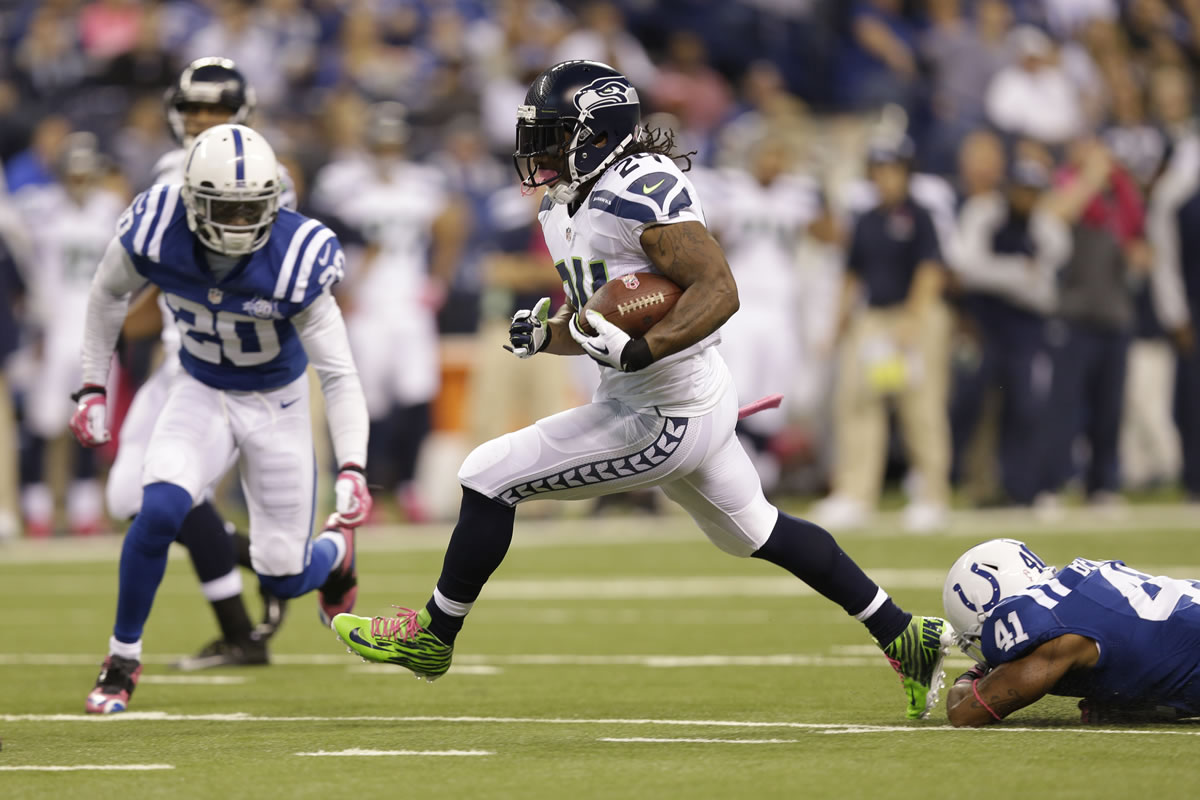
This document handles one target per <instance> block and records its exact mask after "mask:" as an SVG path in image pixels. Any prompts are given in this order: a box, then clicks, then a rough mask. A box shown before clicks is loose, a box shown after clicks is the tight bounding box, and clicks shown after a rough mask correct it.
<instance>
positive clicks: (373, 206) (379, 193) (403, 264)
mask: <svg viewBox="0 0 1200 800" xmlns="http://www.w3.org/2000/svg"><path fill="white" fill-rule="evenodd" d="M329 169H331V170H333V173H332V175H336V176H338V180H337V182H338V183H343V182H344V181H346V180H347V179H349V178H350V177H353V178H354V180H353V181H352V183H353V187H354V189H353V191H352V192H337V193H336V194H337V195H338V205H337V206H336V208H334V209H332V212H333V213H334V214H336V215H337V216H338V218H339V219H341V220H342V222H344V223H345V224H346V225H348V226H350V227H351V228H353V229H355V230H356V231H358V232H359V233H360V234H361V235H362V237H363V239H365V240H366V242H367V244H368V245H371V246H373V247H375V248H377V250H376V253H375V256H374V260H373V261H372V262H371V264H370V267H369V270H370V271H369V272H368V273H367V274H366V276H365V278H364V279H363V280H361V281H356V282H355V284H354V285H355V301H356V304H357V305H358V307H359V308H361V309H362V310H363V311H365V312H367V313H371V312H372V311H378V312H379V313H382V314H385V315H388V316H395V314H396V308H397V304H417V305H419V304H420V303H421V302H422V296H423V292H424V290H425V288H426V284H427V282H428V280H429V248H430V246H431V244H432V239H433V224H434V221H435V220H436V219H437V218H438V216H439V215H440V214H441V213H442V212H443V211H444V210H445V208H446V203H447V202H448V196H447V192H446V189H445V181H444V180H443V178H442V174H441V173H440V172H439V171H438V170H436V169H433V168H431V167H425V166H421V165H419V164H414V163H412V162H406V161H398V162H395V163H393V164H391V165H390V166H389V167H387V168H386V169H387V173H386V175H384V174H381V171H380V166H379V165H378V164H376V163H373V162H372V161H370V160H362V159H355V160H354V161H352V162H350V163H349V164H331V165H330V167H329ZM332 175H331V177H332ZM319 180H320V179H319ZM325 183H326V185H327V182H325Z"/></svg>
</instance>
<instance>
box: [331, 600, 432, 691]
mask: <svg viewBox="0 0 1200 800" xmlns="http://www.w3.org/2000/svg"><path fill="white" fill-rule="evenodd" d="M396 608H398V609H399V612H398V613H397V614H396V616H394V617H356V616H354V615H353V614H338V615H337V616H336V617H334V618H333V622H331V623H330V627H331V628H333V630H334V632H335V633H336V634H337V635H338V638H339V639H341V640H342V641H343V642H345V643H346V645H347V647H349V649H350V652H352V653H355V654H357V655H359V656H362V657H363V659H364V660H367V661H379V662H382V663H385V664H398V665H399V666H401V667H404V668H405V669H409V670H412V672H413V674H415V675H416V676H417V677H418V678H424V679H425V680H427V681H435V680H437V679H438V678H440V677H442V676H443V675H445V674H446V670H448V669H450V656H451V654H453V652H454V647H453V646H452V645H448V644H444V643H443V642H442V640H441V639H439V638H437V637H436V636H434V635H433V634H432V633H430V632H429V631H428V630H427V627H428V625H429V612H428V611H426V610H425V609H423V608H422V609H421V610H420V611H413V610H412V609H411V608H400V606H396Z"/></svg>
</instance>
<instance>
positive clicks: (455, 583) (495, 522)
mask: <svg viewBox="0 0 1200 800" xmlns="http://www.w3.org/2000/svg"><path fill="white" fill-rule="evenodd" d="M516 514H517V510H516V509H515V508H513V507H511V506H506V505H504V504H502V503H500V502H498V501H496V500H493V499H491V498H490V497H487V496H485V495H482V494H480V493H479V492H477V491H475V490H474V489H468V488H467V487H465V486H464V487H463V499H462V506H461V507H460V508H459V512H458V523H457V524H456V525H455V526H454V533H452V534H451V535H450V544H449V545H447V547H446V557H445V559H443V561H442V574H441V576H440V577H439V578H438V582H437V588H438V591H439V592H441V593H442V595H443V596H445V597H446V598H447V599H448V600H452V601H454V602H456V603H474V602H475V600H476V598H478V597H479V593H480V591H482V590H483V585H484V584H485V583H487V580H488V578H490V577H491V576H492V573H493V572H495V571H496V567H498V566H500V562H501V561H503V560H504V556H505V555H506V554H507V553H508V546H509V544H510V543H511V542H512V535H513V521H514V520H515V519H516ZM425 609H426V610H427V611H428V612H429V616H430V617H431V620H430V623H429V632H430V633H432V634H433V635H434V636H436V637H437V638H439V639H441V640H442V641H443V642H445V643H446V644H454V640H455V638H456V637H457V636H458V632H459V631H460V630H462V626H463V620H464V619H466V617H464V616H455V615H453V614H447V613H446V612H445V611H443V610H442V609H440V608H438V605H437V603H436V602H434V599H433V598H432V597H431V598H429V602H428V603H426V604H425Z"/></svg>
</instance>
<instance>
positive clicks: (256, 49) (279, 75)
mask: <svg viewBox="0 0 1200 800" xmlns="http://www.w3.org/2000/svg"><path fill="white" fill-rule="evenodd" d="M255 5H256V4H255V3H254V2H252V0H219V1H218V2H217V3H215V8H216V16H215V18H214V19H213V21H212V22H211V23H209V24H208V25H206V26H205V27H204V28H202V29H201V30H199V31H198V32H197V33H196V34H195V36H193V37H192V39H191V41H190V42H189V43H188V46H187V48H186V50H185V56H184V58H183V59H182V61H183V62H184V63H187V62H189V61H192V60H194V59H197V58H203V57H205V56H211V55H215V54H220V55H221V56H223V57H225V58H231V59H233V60H234V61H236V62H237V65H238V69H240V70H241V72H242V74H243V75H245V76H246V81H247V82H248V83H250V85H252V86H254V88H255V92H256V93H257V94H258V104H259V106H260V107H262V108H264V109H273V108H275V107H276V106H277V105H279V104H280V103H281V102H282V100H283V96H284V90H285V88H286V83H285V75H286V74H285V72H284V71H283V70H281V69H280V66H282V64H281V60H282V59H281V48H280V43H279V42H277V41H276V40H275V38H274V37H273V36H272V35H271V34H270V33H268V31H267V30H266V29H264V28H263V27H262V26H261V25H259V23H258V22H257V20H256V19H255V14H254V11H255Z"/></svg>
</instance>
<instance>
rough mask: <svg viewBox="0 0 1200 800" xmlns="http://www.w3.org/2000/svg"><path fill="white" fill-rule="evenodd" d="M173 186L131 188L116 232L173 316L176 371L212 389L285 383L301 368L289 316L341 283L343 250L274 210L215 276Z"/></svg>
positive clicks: (303, 362) (315, 225)
mask: <svg viewBox="0 0 1200 800" xmlns="http://www.w3.org/2000/svg"><path fill="white" fill-rule="evenodd" d="M180 188H181V187H179V186H176V185H167V184H160V185H157V186H152V187H151V188H149V189H147V190H146V191H144V192H142V193H141V194H139V195H138V196H137V197H136V198H134V201H133V203H132V204H131V205H130V206H129V208H128V209H127V210H126V211H125V213H124V214H123V215H122V217H121V219H120V221H119V222H118V224H117V234H118V235H119V236H120V239H121V244H122V245H123V246H124V247H125V251H126V252H127V253H128V254H129V258H130V259H131V260H132V261H133V265H134V267H135V268H136V269H137V271H138V272H139V273H140V274H141V275H143V276H144V277H145V278H146V280H148V281H150V282H151V283H153V284H154V285H155V286H158V287H159V289H161V290H162V293H163V298H164V299H165V300H166V303H167V305H168V306H169V307H170V309H171V311H172V313H173V314H174V316H175V322H176V324H177V325H178V326H179V330H180V333H181V334H182V339H183V348H182V350H181V351H180V361H181V362H182V364H183V368H184V369H185V370H187V371H188V373H189V374H190V375H192V377H194V378H195V379H196V380H198V381H200V382H201V383H204V384H207V385H209V386H212V387H214V388H217V389H229V390H235V391H262V390H266V389H274V388H278V387H280V386H285V385H287V384H288V383H290V382H291V381H293V380H295V379H296V378H298V377H299V376H300V375H301V374H302V373H303V372H304V369H305V367H307V366H308V357H307V356H306V355H305V354H304V348H303V346H302V345H301V343H300V338H299V336H298V335H297V333H296V329H295V328H294V327H293V325H292V323H291V322H290V318H291V317H292V316H293V315H295V314H298V313H299V312H301V311H302V310H304V309H305V308H307V307H308V306H309V305H310V304H311V303H312V302H313V301H314V300H316V299H317V298H318V297H320V295H321V293H322V292H324V291H326V289H327V288H328V287H330V286H331V285H333V284H334V283H336V282H337V281H339V280H341V278H342V273H343V269H344V266H345V255H344V254H343V252H342V247H341V245H340V244H339V243H338V240H337V237H335V236H334V235H333V232H332V231H331V230H329V229H328V228H326V227H325V226H324V225H322V224H321V223H320V222H318V221H317V220H315V219H309V218H307V217H305V216H303V215H301V214H297V213H296V212H295V211H291V210H289V209H286V208H281V209H280V210H279V217H278V218H277V219H276V220H275V224H274V226H273V227H272V228H271V236H270V238H269V239H268V240H267V243H266V244H265V245H263V246H262V247H261V248H260V249H258V250H256V251H255V252H253V253H251V254H250V255H248V256H246V257H244V258H242V259H241V261H239V262H238V264H237V265H236V266H235V267H234V268H233V270H232V271H231V272H230V273H229V274H228V275H226V276H225V277H224V278H222V279H221V280H219V281H218V280H216V278H215V277H214V276H213V274H212V273H211V271H210V270H209V267H208V263H207V261H206V260H205V255H204V253H205V250H204V246H203V245H202V244H201V243H200V241H199V240H198V239H197V238H196V237H195V235H193V234H192V232H191V231H190V230H189V229H188V224H187V215H186V212H185V209H184V204H183V201H182V199H181V198H180V196H179V190H180Z"/></svg>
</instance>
